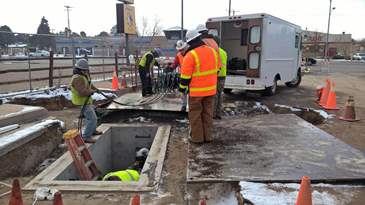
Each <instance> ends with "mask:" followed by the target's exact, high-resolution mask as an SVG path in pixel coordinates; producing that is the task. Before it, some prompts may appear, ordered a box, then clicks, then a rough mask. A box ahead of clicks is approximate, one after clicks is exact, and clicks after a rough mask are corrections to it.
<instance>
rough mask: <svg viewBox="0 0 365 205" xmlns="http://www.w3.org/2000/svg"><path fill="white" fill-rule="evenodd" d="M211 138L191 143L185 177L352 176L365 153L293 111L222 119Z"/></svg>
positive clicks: (360, 175)
mask: <svg viewBox="0 0 365 205" xmlns="http://www.w3.org/2000/svg"><path fill="white" fill-rule="evenodd" d="M214 132H215V138H214V142H212V143H209V144H203V145H195V144H189V159H188V172H187V180H188V182H203V181H217V182H220V181H243V180H245V181H260V182H298V181H299V180H300V179H301V178H302V176H303V175H308V176H310V177H311V179H312V181H313V182H316V181H318V182H341V181H343V182H344V181H345V182H349V181H350V182H356V181H358V180H360V181H363V180H364V179H365V156H364V154H363V153H362V152H360V151H358V150H356V149H354V148H352V147H350V146H349V145H347V144H345V143H343V142H342V141H340V140H338V139H336V138H335V137H333V136H332V135H330V134H328V133H326V132H324V131H322V130H321V129H319V128H317V127H315V126H314V125H312V124H310V123H308V122H306V121H304V120H302V119H301V118H299V117H297V116H295V115H293V114H285V115H284V114H280V115H275V114H269V115H260V116H256V117H254V118H248V119H245V118H242V117H241V119H238V118H237V119H232V120H231V119H224V120H221V121H219V122H218V123H216V124H215V128H214Z"/></svg>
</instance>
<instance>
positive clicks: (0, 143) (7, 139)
mask: <svg viewBox="0 0 365 205" xmlns="http://www.w3.org/2000/svg"><path fill="white" fill-rule="evenodd" d="M61 122H62V121H60V120H44V121H42V122H40V123H37V124H35V125H32V126H30V127H28V128H25V129H23V130H20V131H18V132H15V133H13V134H10V135H7V136H4V137H1V138H0V149H1V148H2V147H5V146H6V145H8V144H10V143H13V142H15V141H17V140H19V139H22V138H25V137H27V136H29V135H30V134H32V133H35V132H38V131H40V130H42V129H44V128H47V127H49V126H51V125H53V124H55V123H59V124H61Z"/></svg>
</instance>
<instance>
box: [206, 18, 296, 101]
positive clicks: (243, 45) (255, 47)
mask: <svg viewBox="0 0 365 205" xmlns="http://www.w3.org/2000/svg"><path fill="white" fill-rule="evenodd" d="M206 27H207V28H208V29H209V33H212V34H218V36H219V38H220V41H221V42H220V47H222V48H223V49H224V50H225V51H226V52H227V55H228V59H227V61H228V63H227V78H226V83H225V92H226V93H227V92H231V91H232V89H237V90H262V91H264V94H265V95H273V94H275V92H276V88H277V81H279V80H280V81H281V82H284V83H285V84H286V85H287V86H288V87H297V86H298V85H299V84H300V82H301V70H300V64H301V28H300V26H297V25H295V24H292V23H289V22H287V21H284V20H282V19H280V18H277V17H274V16H271V15H268V14H265V13H262V14H249V15H240V16H226V17H217V18H209V19H208V21H207V23H206Z"/></svg>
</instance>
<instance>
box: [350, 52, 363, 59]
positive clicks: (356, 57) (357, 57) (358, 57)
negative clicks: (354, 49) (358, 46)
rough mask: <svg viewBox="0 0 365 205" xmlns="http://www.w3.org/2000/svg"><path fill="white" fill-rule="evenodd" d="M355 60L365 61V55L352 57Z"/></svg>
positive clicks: (359, 54)
mask: <svg viewBox="0 0 365 205" xmlns="http://www.w3.org/2000/svg"><path fill="white" fill-rule="evenodd" d="M352 59H353V60H365V53H356V54H355V55H353V56H352Z"/></svg>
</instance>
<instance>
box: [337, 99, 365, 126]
mask: <svg viewBox="0 0 365 205" xmlns="http://www.w3.org/2000/svg"><path fill="white" fill-rule="evenodd" d="M339 119H340V120H345V121H349V122H355V121H359V120H360V119H357V118H356V112H355V100H354V97H353V96H349V99H348V100H347V102H346V103H345V111H344V112H343V115H342V116H341V117H339Z"/></svg>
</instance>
